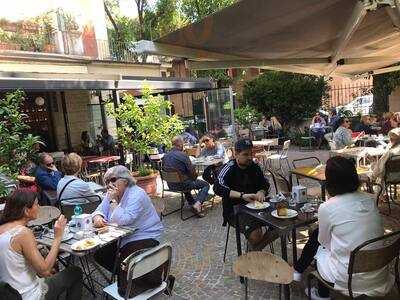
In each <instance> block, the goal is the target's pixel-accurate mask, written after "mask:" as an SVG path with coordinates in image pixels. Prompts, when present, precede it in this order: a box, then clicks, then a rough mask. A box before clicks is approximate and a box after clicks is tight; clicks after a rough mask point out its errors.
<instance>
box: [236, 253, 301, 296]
mask: <svg viewBox="0 0 400 300" xmlns="http://www.w3.org/2000/svg"><path fill="white" fill-rule="evenodd" d="M233 272H234V273H235V274H236V275H238V276H242V277H245V282H244V287H245V299H247V298H248V279H254V280H261V281H266V282H272V283H279V284H280V286H279V296H280V294H281V291H282V289H281V285H282V284H289V283H291V282H292V280H293V268H292V267H291V266H289V264H288V263H287V262H286V261H284V260H283V259H282V258H280V257H279V256H276V255H274V254H272V253H269V252H260V251H253V252H248V253H245V254H243V255H242V256H239V257H238V259H237V260H236V261H235V262H234V264H233ZM279 298H280V297H279Z"/></svg>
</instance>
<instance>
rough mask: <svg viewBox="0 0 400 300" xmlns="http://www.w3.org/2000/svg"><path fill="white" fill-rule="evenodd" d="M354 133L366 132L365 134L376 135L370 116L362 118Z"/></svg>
mask: <svg viewBox="0 0 400 300" xmlns="http://www.w3.org/2000/svg"><path fill="white" fill-rule="evenodd" d="M354 131H356V132H361V131H364V133H365V134H376V131H375V130H373V129H372V128H371V119H370V117H369V116H362V117H361V120H360V123H359V124H357V126H356V128H355V130H354Z"/></svg>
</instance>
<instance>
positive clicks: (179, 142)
mask: <svg viewBox="0 0 400 300" xmlns="http://www.w3.org/2000/svg"><path fill="white" fill-rule="evenodd" d="M172 146H174V147H175V148H176V149H179V150H183V139H182V137H181V136H179V135H178V136H176V137H174V138H173V139H172Z"/></svg>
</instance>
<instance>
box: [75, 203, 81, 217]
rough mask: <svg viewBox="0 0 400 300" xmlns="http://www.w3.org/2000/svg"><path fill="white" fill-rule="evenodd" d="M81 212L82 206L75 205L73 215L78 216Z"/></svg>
mask: <svg viewBox="0 0 400 300" xmlns="http://www.w3.org/2000/svg"><path fill="white" fill-rule="evenodd" d="M81 214H82V207H81V206H80V205H75V208H74V215H75V216H79V215H81Z"/></svg>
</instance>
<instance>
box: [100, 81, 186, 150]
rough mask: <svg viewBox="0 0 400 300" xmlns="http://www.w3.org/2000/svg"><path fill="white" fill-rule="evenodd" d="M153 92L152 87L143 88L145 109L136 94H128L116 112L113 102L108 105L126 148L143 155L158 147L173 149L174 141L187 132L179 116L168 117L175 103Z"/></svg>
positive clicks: (120, 138)
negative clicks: (172, 103) (183, 132)
mask: <svg viewBox="0 0 400 300" xmlns="http://www.w3.org/2000/svg"><path fill="white" fill-rule="evenodd" d="M150 93H151V91H150V89H149V88H145V89H143V96H142V99H143V100H144V105H143V108H141V107H139V105H138V104H137V102H136V100H135V98H134V97H133V96H132V95H128V94H125V96H124V97H123V101H122V103H121V104H120V105H119V107H118V108H117V109H116V110H115V111H114V110H112V103H108V106H109V107H108V109H107V112H108V114H110V115H111V116H113V117H114V118H115V119H116V120H117V121H118V122H119V123H120V126H119V127H118V129H117V133H118V139H119V140H120V141H121V142H122V145H123V146H124V148H125V149H129V150H131V151H136V152H138V153H140V154H148V153H149V152H150V151H151V148H152V147H154V145H161V144H164V145H166V146H167V147H171V140H172V138H173V137H174V136H176V135H178V134H180V133H182V131H183V123H182V121H181V120H180V119H179V118H178V116H176V115H174V116H169V115H167V114H165V112H166V110H169V109H170V108H171V103H170V102H169V101H168V100H165V99H164V98H163V96H159V95H158V96H153V95H151V94H150ZM110 106H111V107H110Z"/></svg>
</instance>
